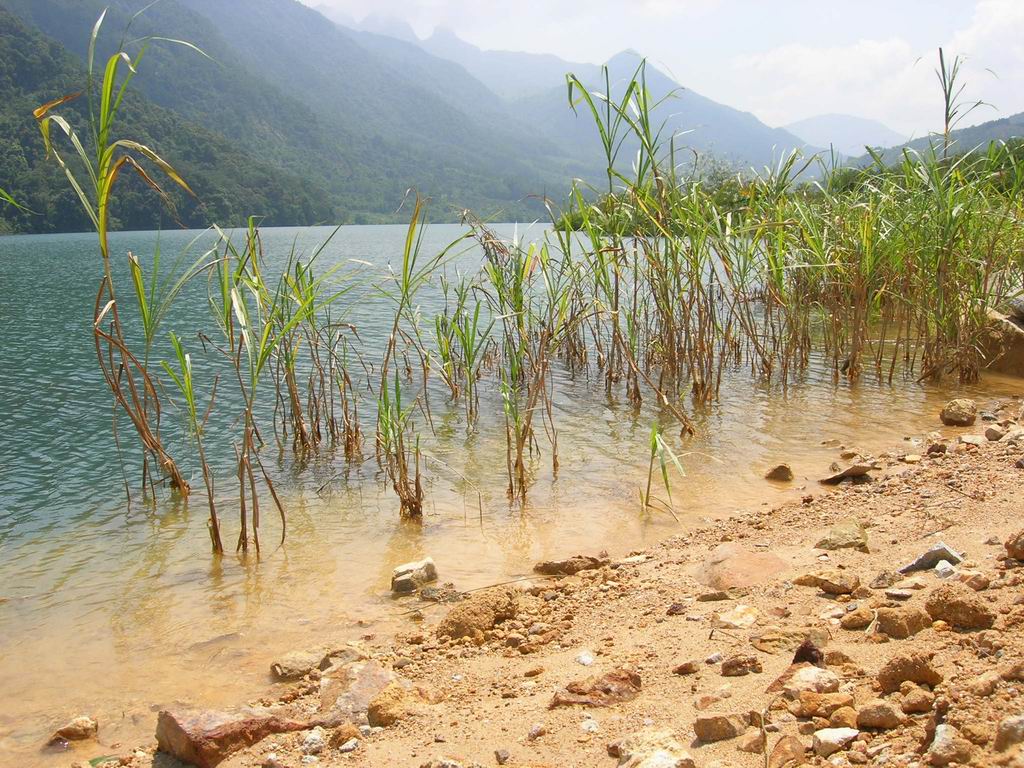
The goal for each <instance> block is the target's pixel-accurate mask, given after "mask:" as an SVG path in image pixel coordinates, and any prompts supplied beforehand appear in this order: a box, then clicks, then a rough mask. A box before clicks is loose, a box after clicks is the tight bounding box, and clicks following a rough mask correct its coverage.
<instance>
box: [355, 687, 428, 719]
mask: <svg viewBox="0 0 1024 768" xmlns="http://www.w3.org/2000/svg"><path fill="white" fill-rule="evenodd" d="M431 698H432V697H431V696H430V695H429V694H428V693H427V692H426V691H425V690H424V689H422V688H418V687H415V686H413V685H411V684H410V683H407V682H405V681H396V682H393V683H390V684H389V685H388V686H387V687H385V688H384V690H382V691H381V692H380V693H378V694H377V695H376V696H374V697H373V701H371V702H370V703H369V705H368V706H367V708H366V721H367V722H368V723H369V724H370V726H372V727H374V728H387V727H389V726H392V725H394V724H395V723H397V722H398V721H400V720H405V719H406V718H409V717H413V716H415V715H418V714H420V713H421V712H423V711H424V705H425V704H428V703H430V700H431Z"/></svg>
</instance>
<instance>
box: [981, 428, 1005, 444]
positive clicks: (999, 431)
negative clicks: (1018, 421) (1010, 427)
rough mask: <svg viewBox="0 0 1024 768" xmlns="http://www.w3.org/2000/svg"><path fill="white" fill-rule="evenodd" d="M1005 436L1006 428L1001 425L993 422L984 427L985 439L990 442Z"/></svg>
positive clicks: (995, 441)
mask: <svg viewBox="0 0 1024 768" xmlns="http://www.w3.org/2000/svg"><path fill="white" fill-rule="evenodd" d="M1004 437H1006V430H1005V429H1003V428H1002V427H997V426H995V425H994V424H993V425H992V426H989V427H986V428H985V439H986V440H988V441H989V442H991V443H998V442H999V441H1000V440H1002V439H1003V438H1004Z"/></svg>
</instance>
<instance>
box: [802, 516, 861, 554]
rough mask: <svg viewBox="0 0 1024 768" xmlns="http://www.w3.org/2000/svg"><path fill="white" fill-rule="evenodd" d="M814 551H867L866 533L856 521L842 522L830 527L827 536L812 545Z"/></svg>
mask: <svg viewBox="0 0 1024 768" xmlns="http://www.w3.org/2000/svg"><path fill="white" fill-rule="evenodd" d="M814 548H815V549H825V550H829V551H834V550H837V549H856V550H858V551H860V552H867V551H868V533H867V530H866V529H865V528H864V526H863V525H862V524H861V523H860V522H858V521H857V520H852V519H850V520H842V521H840V522H838V523H836V524H835V525H834V526H832V528H831V530H829V532H828V534H826V535H825V537H824V538H822V539H821V541H819V542H818V543H817V544H815V545H814Z"/></svg>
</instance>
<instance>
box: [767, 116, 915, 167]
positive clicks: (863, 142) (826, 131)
mask: <svg viewBox="0 0 1024 768" xmlns="http://www.w3.org/2000/svg"><path fill="white" fill-rule="evenodd" d="M785 128H786V130H787V131H789V132H790V133H793V134H796V135H797V136H799V137H800V138H801V139H803V140H804V141H806V142H807V143H808V144H813V145H814V146H818V147H829V146H831V147H833V148H834V149H835V151H836V152H838V153H839V154H841V155H845V156H846V157H857V156H860V155H862V154H864V147H872V148H877V147H883V148H884V147H894V146H897V145H899V144H902V143H903V142H905V141H906V140H907V137H906V136H903V135H901V134H899V133H897V132H896V131H894V130H892V129H891V128H889V127H888V126H886V125H883V124H882V123H880V122H878V121H877V120H870V119H868V118H864V117H857V116H856V115H844V114H835V113H832V114H824V115H814V116H813V117H808V118H806V119H804V120H798V121H796V122H795V123H790V124H789V125H787V126H785Z"/></svg>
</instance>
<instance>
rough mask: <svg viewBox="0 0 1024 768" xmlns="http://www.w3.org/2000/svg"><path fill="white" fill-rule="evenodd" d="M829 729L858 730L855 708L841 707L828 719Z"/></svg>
mask: <svg viewBox="0 0 1024 768" xmlns="http://www.w3.org/2000/svg"><path fill="white" fill-rule="evenodd" d="M828 725H829V728H856V727H857V710H855V709H854V708H853V707H839V709H837V710H836V711H835V712H833V713H832V716H831V717H829V719H828Z"/></svg>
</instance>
